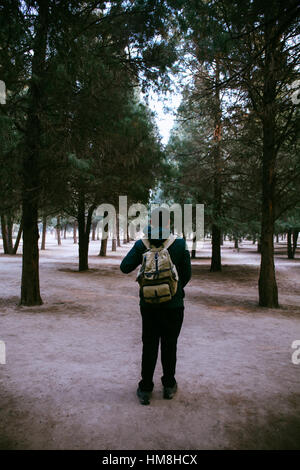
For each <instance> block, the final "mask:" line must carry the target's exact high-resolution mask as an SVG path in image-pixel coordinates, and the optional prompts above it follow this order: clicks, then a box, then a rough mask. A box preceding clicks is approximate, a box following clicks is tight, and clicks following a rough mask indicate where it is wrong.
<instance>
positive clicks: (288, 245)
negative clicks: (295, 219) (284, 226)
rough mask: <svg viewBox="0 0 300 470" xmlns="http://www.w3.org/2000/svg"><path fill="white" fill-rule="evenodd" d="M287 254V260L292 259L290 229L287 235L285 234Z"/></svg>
mask: <svg viewBox="0 0 300 470" xmlns="http://www.w3.org/2000/svg"><path fill="white" fill-rule="evenodd" d="M287 252H288V259H294V253H293V246H292V229H291V228H289V229H288V233H287Z"/></svg>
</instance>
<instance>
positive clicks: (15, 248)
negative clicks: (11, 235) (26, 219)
mask: <svg viewBox="0 0 300 470" xmlns="http://www.w3.org/2000/svg"><path fill="white" fill-rule="evenodd" d="M22 232H23V220H22V219H21V222H20V226H19V230H18V235H17V238H16V241H15V244H14V248H13V254H14V255H15V254H16V253H17V251H18V248H19V244H20V240H21V236H22Z"/></svg>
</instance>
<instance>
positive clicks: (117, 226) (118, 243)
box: [116, 214, 121, 246]
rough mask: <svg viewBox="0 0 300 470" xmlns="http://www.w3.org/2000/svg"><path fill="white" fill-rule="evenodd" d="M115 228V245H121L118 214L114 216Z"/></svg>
mask: <svg viewBox="0 0 300 470" xmlns="http://www.w3.org/2000/svg"><path fill="white" fill-rule="evenodd" d="M116 230H117V246H121V241H120V220H119V214H117V216H116Z"/></svg>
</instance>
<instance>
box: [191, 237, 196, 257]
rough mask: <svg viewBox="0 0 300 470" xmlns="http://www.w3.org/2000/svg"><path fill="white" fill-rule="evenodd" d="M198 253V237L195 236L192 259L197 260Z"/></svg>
mask: <svg viewBox="0 0 300 470" xmlns="http://www.w3.org/2000/svg"><path fill="white" fill-rule="evenodd" d="M196 252H197V237H196V234H195V235H194V237H193V244H192V253H191V257H192V259H195V258H196Z"/></svg>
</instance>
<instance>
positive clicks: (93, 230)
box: [92, 223, 97, 242]
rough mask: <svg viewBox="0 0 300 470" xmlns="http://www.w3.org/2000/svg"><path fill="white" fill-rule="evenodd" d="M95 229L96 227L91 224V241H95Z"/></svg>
mask: <svg viewBox="0 0 300 470" xmlns="http://www.w3.org/2000/svg"><path fill="white" fill-rule="evenodd" d="M96 227H97V224H95V223H93V224H92V241H93V242H94V241H96Z"/></svg>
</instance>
